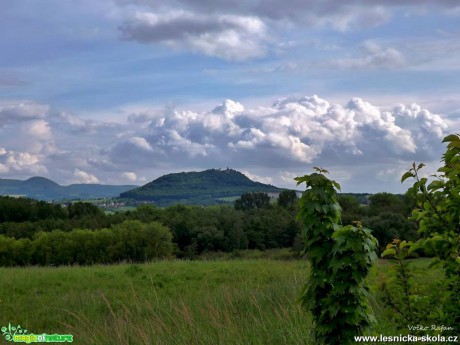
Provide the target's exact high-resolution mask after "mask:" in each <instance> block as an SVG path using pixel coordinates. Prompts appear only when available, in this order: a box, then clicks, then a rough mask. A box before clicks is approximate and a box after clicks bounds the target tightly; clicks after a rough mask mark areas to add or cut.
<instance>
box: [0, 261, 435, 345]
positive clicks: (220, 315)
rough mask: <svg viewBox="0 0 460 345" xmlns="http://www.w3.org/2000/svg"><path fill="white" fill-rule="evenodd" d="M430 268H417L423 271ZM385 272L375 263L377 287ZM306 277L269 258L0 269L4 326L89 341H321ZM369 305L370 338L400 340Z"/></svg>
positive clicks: (294, 265) (296, 264)
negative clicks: (306, 304) (305, 301)
mask: <svg viewBox="0 0 460 345" xmlns="http://www.w3.org/2000/svg"><path fill="white" fill-rule="evenodd" d="M427 264H428V262H427V260H418V261H417V263H416V266H417V267H419V268H420V269H422V270H423V271H424V272H425V273H423V272H422V273H421V274H422V275H424V274H426V266H427ZM388 266H389V265H388V263H387V262H385V261H380V262H379V263H378V264H377V265H376V267H375V268H374V270H373V271H372V273H371V276H370V278H369V279H370V285H371V289H372V290H375V289H377V286H378V284H379V280H380V279H381V277H382V275H385V272H386V271H387V270H388ZM307 271H308V268H307V264H306V262H305V261H295V260H293V261H281V260H269V259H257V260H256V259H238V260H214V261H160V262H154V263H146V264H140V265H130V264H121V265H111V266H102V265H97V266H91V267H27V268H1V269H0V311H1V313H0V318H1V320H0V323H1V325H0V326H5V325H8V323H11V324H12V325H18V324H19V325H21V327H22V328H26V329H27V330H28V333H35V334H41V333H48V334H54V333H58V334H69V333H70V334H73V335H74V343H75V344H88V345H90V344H91V345H94V344H97V345H99V344H100V345H105V344H315V341H314V339H313V325H312V320H311V318H310V316H309V315H308V313H307V312H305V311H304V310H302V308H301V307H300V306H299V303H298V302H297V300H298V298H299V295H300V293H301V290H302V287H303V284H304V283H305V281H306V277H307ZM427 277H429V279H435V278H436V277H437V272H436V271H435V270H431V271H430V272H429V276H427ZM371 302H372V306H373V309H374V313H375V316H376V318H377V320H378V323H377V324H376V325H375V326H374V328H373V329H372V330H371V331H370V332H369V334H380V333H382V334H388V335H391V334H399V330H398V327H397V326H395V325H394V324H393V323H392V322H391V317H390V319H389V318H388V316H387V315H385V314H384V312H383V310H382V309H381V308H380V307H379V306H378V304H377V303H376V302H375V300H374V298H373V300H372V301H371ZM404 327H405V326H404ZM1 339H2V340H0V344H1V343H7V342H6V341H5V339H4V338H3V337H2V338H1Z"/></svg>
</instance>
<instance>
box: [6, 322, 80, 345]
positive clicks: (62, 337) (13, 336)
mask: <svg viewBox="0 0 460 345" xmlns="http://www.w3.org/2000/svg"><path fill="white" fill-rule="evenodd" d="M1 331H2V333H3V336H4V337H5V339H6V340H7V341H12V342H15V343H26V344H30V343H66V342H68V343H71V342H73V335H72V334H46V333H42V334H34V333H29V334H27V329H24V328H22V327H21V326H20V325H17V326H16V327H15V326H12V325H11V323H8V327H6V326H5V327H2V329H1Z"/></svg>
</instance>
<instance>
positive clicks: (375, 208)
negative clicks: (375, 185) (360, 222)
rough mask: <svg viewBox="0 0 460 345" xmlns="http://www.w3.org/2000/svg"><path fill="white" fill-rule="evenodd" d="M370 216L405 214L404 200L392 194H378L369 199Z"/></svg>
mask: <svg viewBox="0 0 460 345" xmlns="http://www.w3.org/2000/svg"><path fill="white" fill-rule="evenodd" d="M369 201H370V204H369V215H371V216H375V215H378V214H380V213H383V212H391V213H404V205H403V198H402V196H400V195H395V194H391V193H386V192H384V193H376V194H372V195H371V196H370V197H369Z"/></svg>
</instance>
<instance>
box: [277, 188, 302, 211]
mask: <svg viewBox="0 0 460 345" xmlns="http://www.w3.org/2000/svg"><path fill="white" fill-rule="evenodd" d="M277 203H278V206H281V207H284V208H288V207H292V206H295V204H296V203H297V193H296V191H295V190H283V191H282V192H280V194H279V195H278V201H277Z"/></svg>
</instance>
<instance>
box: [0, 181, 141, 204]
mask: <svg viewBox="0 0 460 345" xmlns="http://www.w3.org/2000/svg"><path fill="white" fill-rule="evenodd" d="M135 187H137V186H134V185H122V186H115V185H101V184H71V185H69V186H61V185H59V184H57V183H56V182H54V181H51V180H49V179H47V178H44V177H38V176H36V177H31V178H30V179H28V180H25V181H21V180H12V179H0V195H14V196H26V197H29V198H32V199H38V200H45V201H52V200H56V201H59V200H75V199H96V198H112V197H117V196H118V195H119V194H120V193H122V192H124V191H127V190H130V189H133V188H135Z"/></svg>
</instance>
